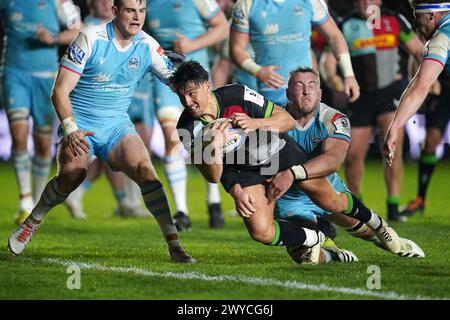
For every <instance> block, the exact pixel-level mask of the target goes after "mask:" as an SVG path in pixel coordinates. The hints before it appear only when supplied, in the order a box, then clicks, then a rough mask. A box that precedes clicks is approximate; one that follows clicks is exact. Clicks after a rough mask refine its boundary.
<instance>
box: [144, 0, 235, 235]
mask: <svg viewBox="0 0 450 320" xmlns="http://www.w3.org/2000/svg"><path fill="white" fill-rule="evenodd" d="M148 4H149V5H148V7H147V10H148V12H147V28H148V30H149V33H150V34H151V35H152V36H153V37H154V38H155V39H156V40H157V41H158V42H159V43H160V44H161V46H162V47H163V48H164V49H165V50H174V51H177V52H180V53H182V54H184V55H186V58H187V60H195V61H198V62H200V63H201V64H202V66H203V67H204V68H206V69H207V70H208V71H209V57H208V51H207V47H209V46H211V45H214V44H216V43H219V42H220V41H221V40H223V39H224V38H226V37H227V35H228V32H229V28H228V24H227V21H226V18H225V15H224V13H223V12H222V10H221V9H220V7H219V5H218V4H217V2H216V1H215V0H186V1H179V0H149V1H148ZM153 85H154V97H155V112H156V116H157V118H158V120H159V123H160V124H161V127H162V130H163V133H164V140H165V150H166V151H165V157H164V168H165V172H166V176H167V180H168V182H169V185H170V188H171V191H172V195H173V198H174V203H175V211H176V214H175V216H174V220H175V224H176V226H177V228H178V229H179V230H189V229H190V228H191V221H190V218H189V212H188V207H187V199H186V180H187V171H186V164H185V160H184V159H183V156H182V147H181V145H180V142H179V140H178V135H177V133H176V124H177V122H178V119H179V118H180V115H181V112H182V107H181V104H180V100H179V99H178V97H177V95H176V94H174V93H173V92H172V91H171V90H170V89H169V88H168V87H167V86H165V85H164V84H163V83H161V82H160V81H158V80H157V79H154V81H153ZM207 202H208V211H209V214H210V221H209V225H210V227H212V228H220V227H223V224H224V220H223V217H222V210H221V208H220V193H219V188H218V185H217V184H210V183H209V184H208V199H207Z"/></svg>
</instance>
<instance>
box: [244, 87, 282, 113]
mask: <svg viewBox="0 0 450 320" xmlns="http://www.w3.org/2000/svg"><path fill="white" fill-rule="evenodd" d="M243 95H244V97H243V106H244V110H245V112H246V113H247V114H248V115H249V116H250V117H251V118H270V117H271V116H272V112H273V108H274V106H275V105H274V104H273V102H272V101H270V100H267V99H266V98H264V96H262V95H261V94H259V93H258V92H256V91H254V90H252V89H250V88H248V87H246V86H244V90H243Z"/></svg>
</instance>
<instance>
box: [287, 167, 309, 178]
mask: <svg viewBox="0 0 450 320" xmlns="http://www.w3.org/2000/svg"><path fill="white" fill-rule="evenodd" d="M289 170H291V172H292V174H293V175H294V180H296V181H303V180H306V179H308V173H307V172H306V169H305V167H304V166H303V165H301V164H299V165H297V166H292V167H290V168H289Z"/></svg>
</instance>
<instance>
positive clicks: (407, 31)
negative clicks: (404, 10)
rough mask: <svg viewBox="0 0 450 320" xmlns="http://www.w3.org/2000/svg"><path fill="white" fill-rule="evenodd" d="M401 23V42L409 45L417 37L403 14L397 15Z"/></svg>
mask: <svg viewBox="0 0 450 320" xmlns="http://www.w3.org/2000/svg"><path fill="white" fill-rule="evenodd" d="M397 19H398V21H399V23H400V33H399V40H400V42H401V43H408V42H409V41H410V40H411V39H412V38H414V36H415V35H416V34H415V33H414V31H413V28H412V26H411V24H410V23H409V21H408V20H407V19H406V18H405V16H403V15H402V14H400V13H399V14H397Z"/></svg>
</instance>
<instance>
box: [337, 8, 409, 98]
mask: <svg viewBox="0 0 450 320" xmlns="http://www.w3.org/2000/svg"><path fill="white" fill-rule="evenodd" d="M341 30H342V33H343V34H344V37H345V40H346V41H347V44H348V47H349V51H350V55H351V58H352V65H353V70H354V72H355V77H356V80H357V81H358V83H359V86H360V88H361V91H375V90H379V89H383V88H386V87H387V86H389V85H390V84H392V83H393V82H395V81H396V80H397V79H398V74H399V72H400V56H399V53H398V48H399V45H400V44H405V43H408V42H409V41H410V40H411V39H412V38H413V37H414V35H415V34H414V32H413V30H412V28H411V25H410V23H409V22H408V20H406V18H405V17H404V16H403V15H401V14H399V13H396V12H393V11H390V10H387V9H384V8H381V16H380V18H379V19H376V20H373V22H372V23H371V20H370V19H369V20H367V19H365V18H363V17H361V15H360V14H359V13H358V12H357V11H356V10H355V11H354V12H352V13H351V14H350V15H349V16H347V17H346V18H344V20H343V22H342V24H341Z"/></svg>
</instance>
